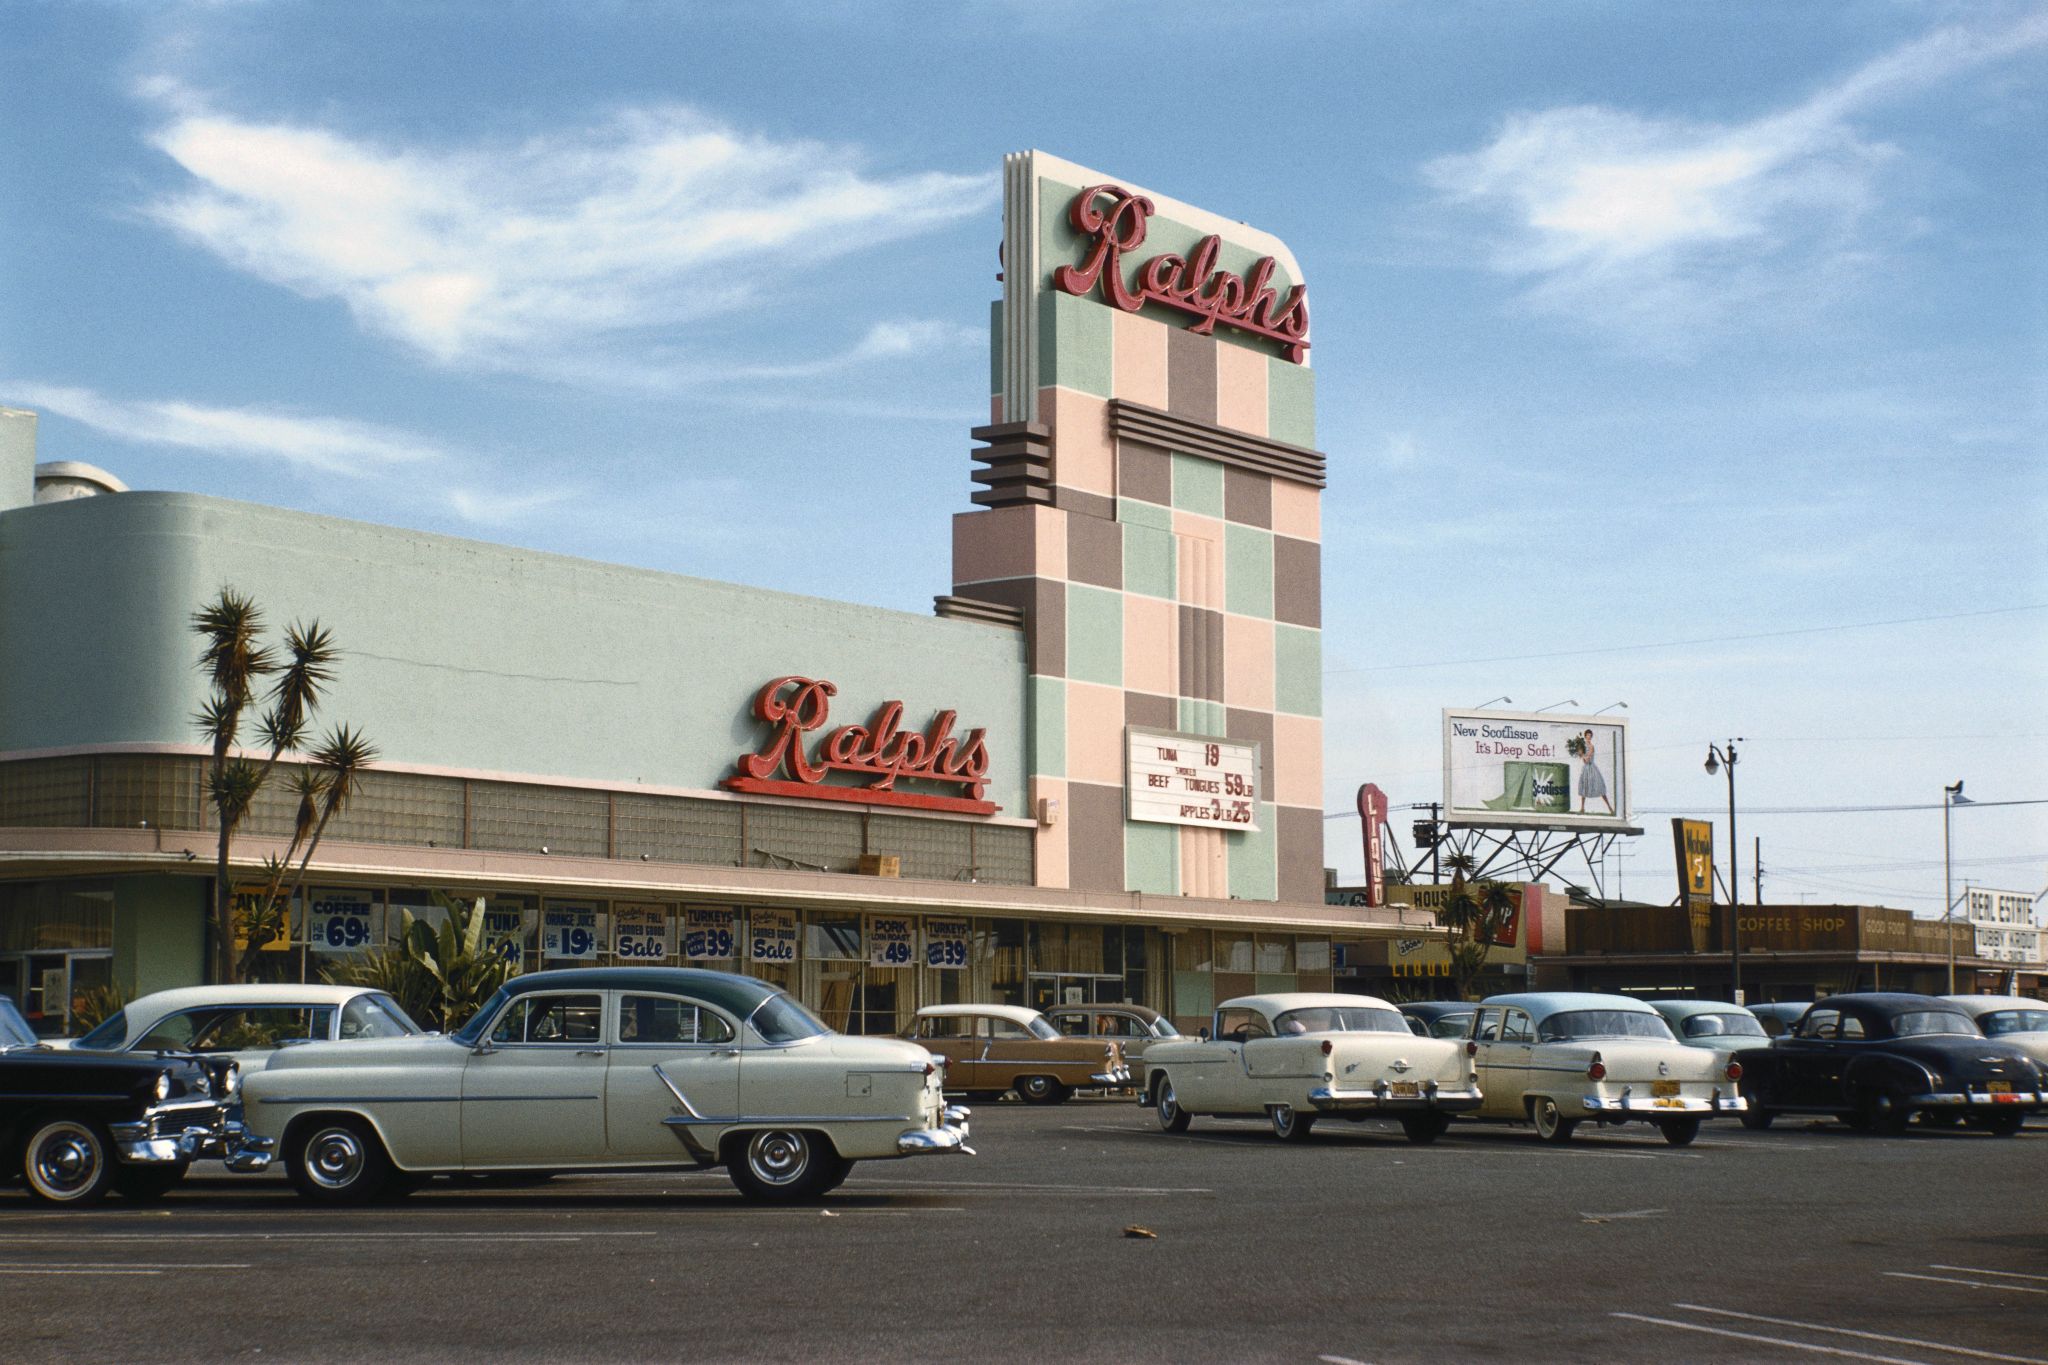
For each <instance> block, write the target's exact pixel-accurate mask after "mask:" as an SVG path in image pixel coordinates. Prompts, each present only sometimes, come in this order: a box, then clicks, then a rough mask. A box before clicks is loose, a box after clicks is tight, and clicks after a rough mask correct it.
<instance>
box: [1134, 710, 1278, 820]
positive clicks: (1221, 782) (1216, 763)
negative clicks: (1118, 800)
mask: <svg viewBox="0 0 2048 1365" xmlns="http://www.w3.org/2000/svg"><path fill="white" fill-rule="evenodd" d="M1124 733H1125V761H1126V767H1125V779H1124V789H1125V791H1126V792H1127V793H1129V796H1128V804H1127V810H1126V814H1127V816H1128V818H1130V819H1132V820H1144V821H1149V822H1151V823H1153V824H1160V825H1213V826H1220V827H1222V828H1224V829H1245V830H1256V829H1258V827H1259V746H1258V744H1257V743H1255V742H1252V741H1247V740H1233V739H1217V738H1213V737H1211V736H1207V735H1187V734H1180V733H1177V732H1174V731H1170V730H1136V729H1133V730H1127V731H1125V732H1124Z"/></svg>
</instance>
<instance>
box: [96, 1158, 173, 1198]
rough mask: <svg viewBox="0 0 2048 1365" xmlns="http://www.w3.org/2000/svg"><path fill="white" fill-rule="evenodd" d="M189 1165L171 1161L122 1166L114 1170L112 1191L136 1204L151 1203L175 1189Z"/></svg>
mask: <svg viewBox="0 0 2048 1365" xmlns="http://www.w3.org/2000/svg"><path fill="white" fill-rule="evenodd" d="M191 1165H192V1163H191V1162H189V1161H173V1162H170V1163H168V1164H166V1165H162V1166H123V1167H121V1168H120V1169H119V1170H117V1171H115V1172H114V1193H116V1194H118V1195H120V1196H121V1197H122V1198H123V1199H131V1200H133V1201H135V1202H136V1203H138V1204H147V1203H152V1202H154V1201H156V1200H158V1199H161V1198H163V1197H164V1196H165V1195H167V1194H169V1193H170V1192H171V1191H172V1190H174V1189H176V1188H177V1187H178V1183H179V1182H180V1181H182V1180H183V1179H184V1178H185V1172H186V1170H187V1169H188V1168H190V1166H191Z"/></svg>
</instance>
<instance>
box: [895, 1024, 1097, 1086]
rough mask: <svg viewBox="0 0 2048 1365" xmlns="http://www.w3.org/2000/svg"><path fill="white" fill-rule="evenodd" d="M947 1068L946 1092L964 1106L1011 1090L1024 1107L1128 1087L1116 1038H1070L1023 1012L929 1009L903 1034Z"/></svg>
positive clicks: (1050, 1025)
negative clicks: (956, 1096)
mask: <svg viewBox="0 0 2048 1365" xmlns="http://www.w3.org/2000/svg"><path fill="white" fill-rule="evenodd" d="M904 1036H905V1037H907V1038H909V1039H910V1040H911V1041H913V1042H915V1043H916V1044H917V1045H918V1046H920V1047H922V1048H924V1049H925V1050H926V1051H928V1052H930V1053H931V1054H932V1055H933V1056H934V1057H937V1058H939V1059H940V1060H941V1061H942V1062H943V1063H944V1065H945V1069H946V1070H945V1087H946V1089H947V1090H950V1091H957V1092H962V1093H964V1094H966V1095H967V1097H968V1098H969V1099H977V1100H983V1099H986V1100H996V1099H1001V1098H1002V1097H1003V1095H1004V1093H1005V1092H1007V1091H1011V1090H1014V1091H1016V1092H1017V1098H1018V1099H1020V1100H1022V1101H1024V1103H1026V1104H1059V1103H1061V1102H1063V1101H1064V1100H1066V1099H1067V1097H1068V1096H1070V1095H1072V1094H1073V1093H1074V1092H1075V1091H1076V1090H1123V1089H1126V1088H1128V1087H1129V1086H1130V1084H1131V1071H1130V1068H1129V1067H1128V1066H1127V1065H1125V1063H1124V1050H1123V1045H1122V1044H1120V1043H1119V1042H1117V1041H1116V1040H1115V1039H1113V1038H1110V1039H1095V1038H1068V1037H1065V1036H1063V1035H1062V1034H1061V1033H1060V1031H1059V1030H1058V1029H1056V1028H1054V1027H1053V1026H1052V1021H1050V1020H1049V1019H1047V1018H1046V1017H1045V1016H1044V1015H1042V1014H1040V1013H1039V1012H1038V1011H1037V1010H1034V1009H1026V1008H1025V1007H1024V1006H1022V1005H993V1004H990V1005H926V1006H925V1007H924V1008H923V1009H921V1010H919V1011H918V1012H917V1017H916V1018H915V1019H913V1020H912V1021H911V1025H910V1032H909V1033H907V1034H906V1035H904Z"/></svg>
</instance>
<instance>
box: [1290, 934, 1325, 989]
mask: <svg viewBox="0 0 2048 1365" xmlns="http://www.w3.org/2000/svg"><path fill="white" fill-rule="evenodd" d="M1294 968H1295V988H1296V989H1297V990H1304V991H1327V990H1329V989H1331V987H1332V984H1333V983H1332V978H1331V974H1330V940H1328V939H1326V938H1297V939H1296V940H1294Z"/></svg>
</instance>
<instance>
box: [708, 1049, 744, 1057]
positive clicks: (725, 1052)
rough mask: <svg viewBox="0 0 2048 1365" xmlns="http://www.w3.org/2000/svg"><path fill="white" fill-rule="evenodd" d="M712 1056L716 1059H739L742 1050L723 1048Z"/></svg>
mask: <svg viewBox="0 0 2048 1365" xmlns="http://www.w3.org/2000/svg"><path fill="white" fill-rule="evenodd" d="M711 1055H712V1056H714V1057H737V1056H739V1055H740V1050H739V1049H738V1048H736V1047H722V1048H720V1049H718V1051H716V1052H714V1053H712V1054H711Z"/></svg>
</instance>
